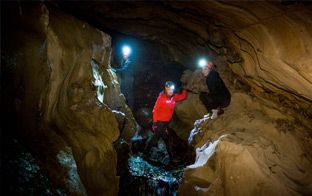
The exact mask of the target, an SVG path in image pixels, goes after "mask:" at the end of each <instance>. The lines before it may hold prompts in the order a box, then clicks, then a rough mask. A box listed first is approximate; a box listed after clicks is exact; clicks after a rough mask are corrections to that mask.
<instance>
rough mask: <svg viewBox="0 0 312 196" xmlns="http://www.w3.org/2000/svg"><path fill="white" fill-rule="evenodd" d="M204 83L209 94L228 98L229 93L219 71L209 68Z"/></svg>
mask: <svg viewBox="0 0 312 196" xmlns="http://www.w3.org/2000/svg"><path fill="white" fill-rule="evenodd" d="M206 84H207V86H208V89H209V95H210V96H212V97H218V98H229V97H231V94H230V92H229V90H228V89H227V88H226V86H225V84H224V82H223V80H222V78H221V77H220V76H219V73H218V72H217V71H215V70H211V71H210V73H209V74H208V76H207V78H206Z"/></svg>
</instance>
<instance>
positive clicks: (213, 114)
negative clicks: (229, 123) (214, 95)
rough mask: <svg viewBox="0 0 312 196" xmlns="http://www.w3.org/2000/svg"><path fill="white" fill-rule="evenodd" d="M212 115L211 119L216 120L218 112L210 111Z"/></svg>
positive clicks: (215, 110)
mask: <svg viewBox="0 0 312 196" xmlns="http://www.w3.org/2000/svg"><path fill="white" fill-rule="evenodd" d="M211 111H212V115H211V119H216V118H218V112H219V110H218V109H212V110H211Z"/></svg>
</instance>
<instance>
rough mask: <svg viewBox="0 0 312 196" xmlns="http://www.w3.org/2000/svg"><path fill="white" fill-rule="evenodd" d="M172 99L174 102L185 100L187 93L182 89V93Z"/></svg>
mask: <svg viewBox="0 0 312 196" xmlns="http://www.w3.org/2000/svg"><path fill="white" fill-rule="evenodd" d="M173 98H174V100H175V101H176V102H179V101H183V100H184V99H186V98H187V92H186V90H185V89H183V90H182V92H181V94H175V95H174V97H173Z"/></svg>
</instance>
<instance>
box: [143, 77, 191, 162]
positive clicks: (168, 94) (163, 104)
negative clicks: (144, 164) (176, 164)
mask: <svg viewBox="0 0 312 196" xmlns="http://www.w3.org/2000/svg"><path fill="white" fill-rule="evenodd" d="M186 97H187V93H186V90H182V93H181V94H175V93H174V83H173V82H171V81H167V82H166V84H165V89H164V91H163V92H161V93H160V94H159V96H158V98H157V101H156V103H155V106H154V109H153V131H154V134H153V136H152V137H151V138H150V139H149V140H148V141H147V143H146V145H145V149H144V152H145V154H146V153H148V152H149V151H150V149H151V148H152V147H153V146H154V145H155V144H157V143H158V140H159V138H162V139H163V140H164V142H165V144H166V148H167V152H168V154H169V156H170V160H172V152H171V145H170V140H169V137H168V133H167V126H168V124H169V122H170V120H171V118H172V115H173V112H174V107H175V103H176V102H179V101H183V100H184V99H186Z"/></svg>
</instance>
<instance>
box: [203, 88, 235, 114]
mask: <svg viewBox="0 0 312 196" xmlns="http://www.w3.org/2000/svg"><path fill="white" fill-rule="evenodd" d="M199 98H200V100H201V102H202V103H203V104H204V105H205V107H206V109H207V110H208V112H210V111H211V110H212V109H217V108H219V107H220V108H225V107H227V106H229V105H230V102H231V95H224V96H222V95H211V94H209V93H206V92H201V93H200V94H199Z"/></svg>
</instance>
